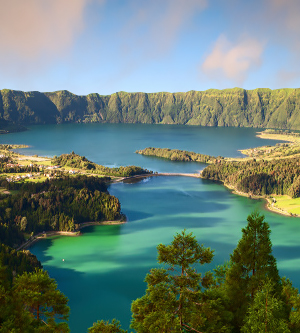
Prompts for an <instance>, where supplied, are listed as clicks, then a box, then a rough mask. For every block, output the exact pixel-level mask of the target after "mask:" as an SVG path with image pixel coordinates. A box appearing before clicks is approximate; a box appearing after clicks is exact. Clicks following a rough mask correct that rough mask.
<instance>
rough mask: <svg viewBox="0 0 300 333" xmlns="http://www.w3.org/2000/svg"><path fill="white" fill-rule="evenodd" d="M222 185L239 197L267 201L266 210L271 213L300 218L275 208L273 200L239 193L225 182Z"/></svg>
mask: <svg viewBox="0 0 300 333" xmlns="http://www.w3.org/2000/svg"><path fill="white" fill-rule="evenodd" d="M221 183H222V184H223V185H224V186H225V187H227V188H228V189H229V190H231V193H232V194H235V195H239V196H241V197H246V198H249V199H254V200H259V199H263V200H264V201H265V204H264V207H265V209H267V210H268V211H270V212H272V213H276V214H280V215H283V216H289V217H300V216H299V215H297V214H292V213H289V212H287V211H286V210H283V209H280V208H278V207H275V206H274V204H273V202H272V200H271V198H266V197H264V196H262V195H250V194H248V193H246V192H241V191H238V190H237V189H236V188H235V187H234V186H232V185H229V184H225V183H223V182H221Z"/></svg>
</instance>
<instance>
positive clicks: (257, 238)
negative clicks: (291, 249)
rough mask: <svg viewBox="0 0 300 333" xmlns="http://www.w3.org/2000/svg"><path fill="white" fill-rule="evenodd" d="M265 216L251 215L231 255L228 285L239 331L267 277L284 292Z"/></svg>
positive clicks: (275, 286) (276, 289)
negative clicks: (250, 305)
mask: <svg viewBox="0 0 300 333" xmlns="http://www.w3.org/2000/svg"><path fill="white" fill-rule="evenodd" d="M264 219H265V218H264V216H263V215H260V214H259V213H258V212H253V213H252V214H250V215H249V216H248V218H247V221H248V224H247V226H246V228H243V229H242V233H243V235H242V238H241V240H240V241H239V243H238V245H237V247H236V249H235V250H234V251H233V254H232V255H231V257H230V268H229V269H228V272H227V274H226V281H225V287H226V290H227V294H228V297H229V299H230V304H231V309H230V310H231V311H232V312H233V313H234V317H235V319H234V325H235V327H236V331H239V328H240V327H241V326H242V324H243V318H244V317H245V315H246V312H247V309H248V307H249V304H250V303H251V302H253V300H254V297H255V294H256V293H257V291H259V290H261V288H262V285H263V283H264V282H265V281H266V279H269V280H270V282H271V283H272V284H273V285H274V292H276V293H278V294H279V293H280V292H281V282H280V277H279V274H278V270H277V265H276V259H275V258H274V256H273V255H272V243H271V240H270V228H269V225H268V223H267V222H265V220H264Z"/></svg>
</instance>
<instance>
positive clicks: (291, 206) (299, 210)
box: [274, 195, 300, 215]
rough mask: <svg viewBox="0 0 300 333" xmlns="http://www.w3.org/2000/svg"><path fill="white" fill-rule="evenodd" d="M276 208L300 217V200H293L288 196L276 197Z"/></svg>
mask: <svg viewBox="0 0 300 333" xmlns="http://www.w3.org/2000/svg"><path fill="white" fill-rule="evenodd" d="M275 199H276V203H275V204H274V206H275V207H276V208H279V209H281V210H284V211H286V212H288V213H291V214H297V215H300V198H295V199H292V198H291V197H290V196H288V195H281V196H276V197H275Z"/></svg>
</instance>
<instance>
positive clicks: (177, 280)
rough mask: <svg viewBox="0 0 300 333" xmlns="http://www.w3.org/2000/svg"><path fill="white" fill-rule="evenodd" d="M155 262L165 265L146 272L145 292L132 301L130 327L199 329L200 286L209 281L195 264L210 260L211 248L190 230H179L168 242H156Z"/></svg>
mask: <svg viewBox="0 0 300 333" xmlns="http://www.w3.org/2000/svg"><path fill="white" fill-rule="evenodd" d="M157 249H158V258H157V260H158V262H159V263H160V264H165V265H166V266H167V268H166V269H164V268H154V269H151V270H150V273H149V274H147V276H146V279H145V281H146V282H147V285H148V287H147V290H146V294H145V295H144V296H143V297H141V298H138V299H137V300H135V301H133V303H132V307H131V310H132V317H133V319H132V323H131V327H132V328H134V329H136V330H137V332H140V333H144V332H145V333H146V332H155V331H160V332H171V331H172V332H189V331H194V332H199V331H198V328H199V327H201V325H203V324H204V322H205V320H206V319H205V318H203V315H201V313H203V312H202V310H203V308H207V310H208V309H209V306H207V307H206V306H205V305H206V304H205V303H202V302H201V287H203V286H205V285H208V284H209V281H208V280H209V278H208V276H204V277H202V275H201V274H200V273H197V271H196V268H195V267H194V266H195V265H196V264H201V265H203V264H205V263H210V262H211V261H212V258H213V251H211V250H210V249H209V248H205V247H204V246H203V245H199V244H198V242H197V240H196V239H195V237H194V236H192V233H190V234H186V232H185V231H183V232H182V233H181V234H177V235H176V236H175V237H174V240H173V241H172V243H171V245H163V244H160V245H158V247H157Z"/></svg>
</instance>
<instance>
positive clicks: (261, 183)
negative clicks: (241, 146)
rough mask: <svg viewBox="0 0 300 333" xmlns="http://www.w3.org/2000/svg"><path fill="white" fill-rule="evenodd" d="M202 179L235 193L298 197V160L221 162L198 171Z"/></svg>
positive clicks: (299, 168)
mask: <svg viewBox="0 0 300 333" xmlns="http://www.w3.org/2000/svg"><path fill="white" fill-rule="evenodd" d="M202 177H203V178H206V179H213V180H218V181H222V182H224V183H225V184H229V185H231V186H234V187H235V188H236V189H237V190H238V191H242V192H245V193H249V194H254V195H267V194H280V195H282V194H288V195H290V196H292V197H293V198H296V197H299V196H300V158H299V157H294V158H285V159H277V160H271V161H267V160H259V161H256V160H255V159H254V160H248V161H241V162H228V161H222V162H221V163H217V164H211V165H209V166H207V167H206V168H205V169H204V170H203V171H202Z"/></svg>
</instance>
